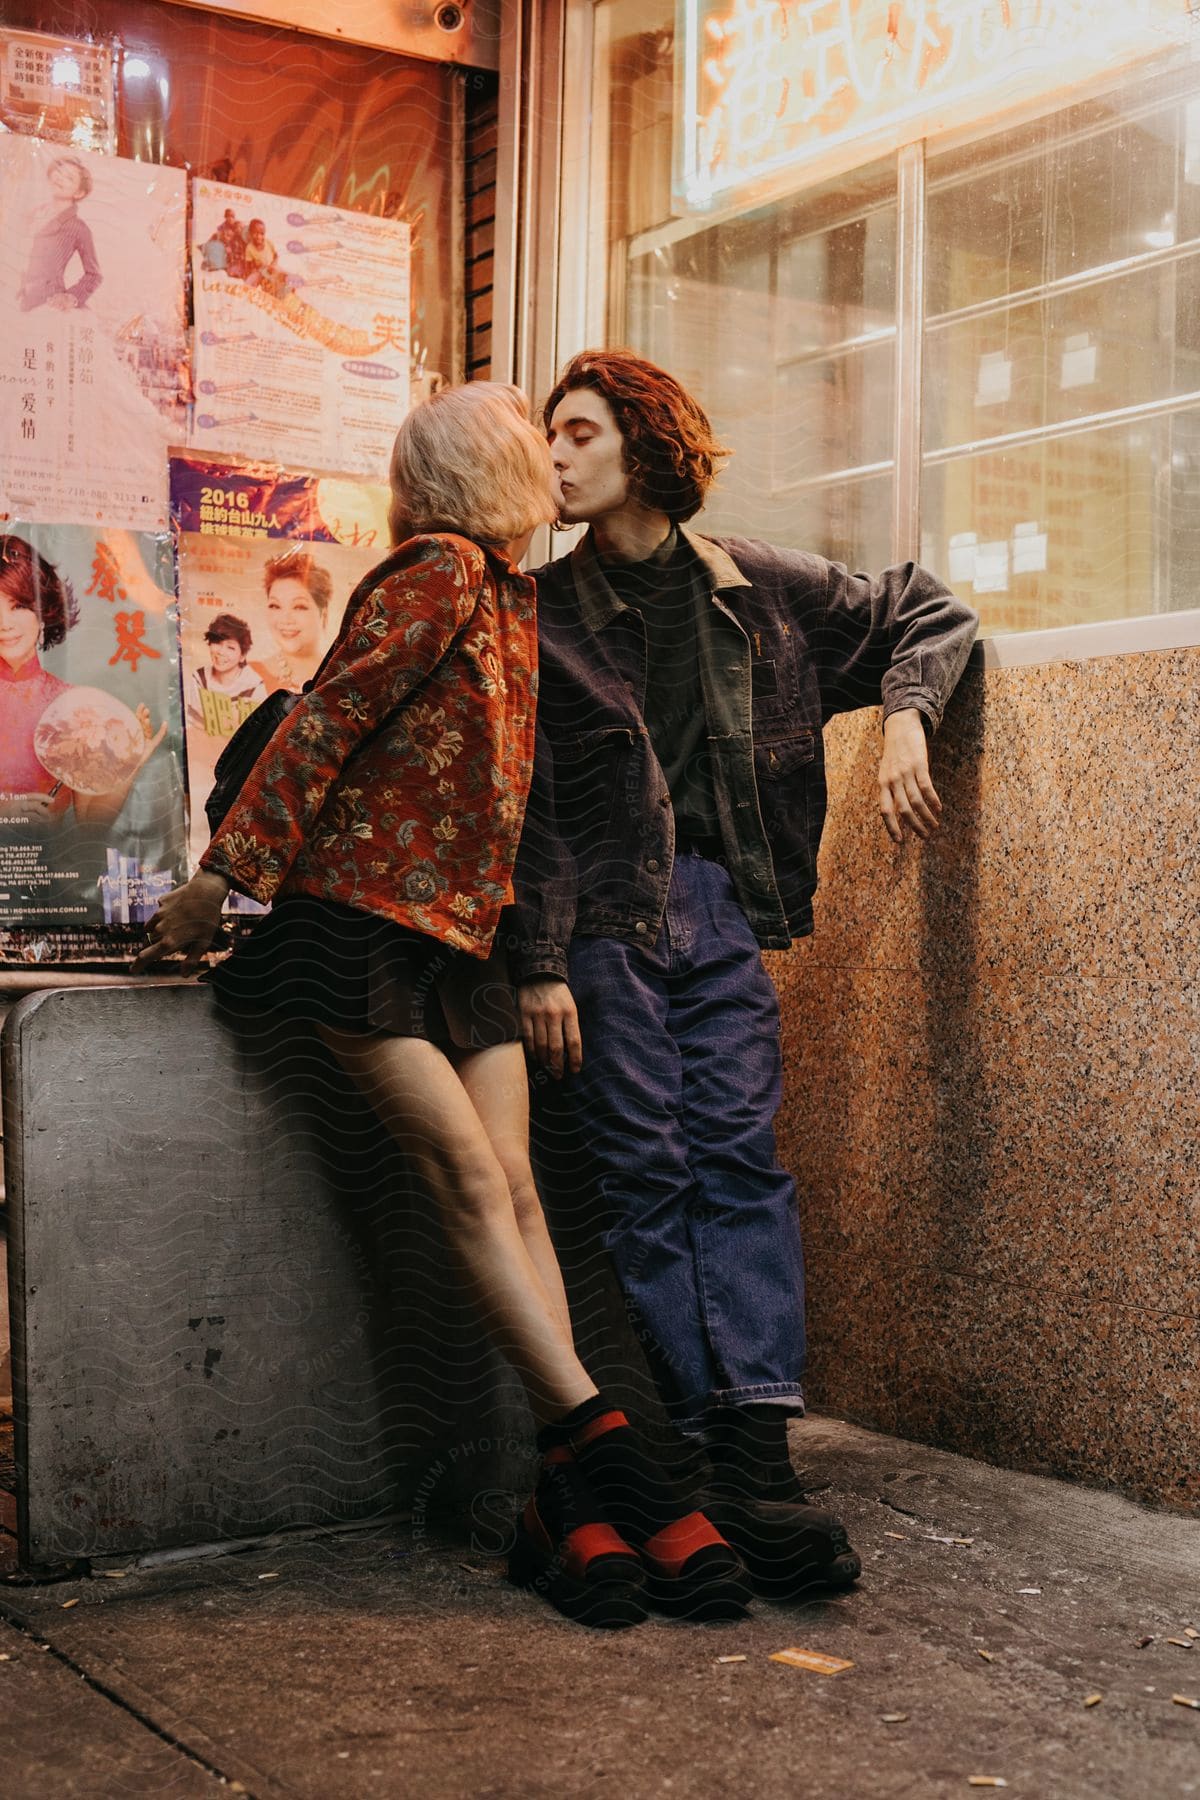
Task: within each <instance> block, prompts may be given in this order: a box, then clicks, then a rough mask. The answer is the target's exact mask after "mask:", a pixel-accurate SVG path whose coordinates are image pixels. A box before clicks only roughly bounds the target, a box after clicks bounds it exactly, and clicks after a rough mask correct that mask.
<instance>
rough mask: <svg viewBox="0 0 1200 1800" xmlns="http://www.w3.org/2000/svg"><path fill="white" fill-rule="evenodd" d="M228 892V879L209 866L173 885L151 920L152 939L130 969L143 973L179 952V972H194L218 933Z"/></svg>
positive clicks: (177, 954)
mask: <svg viewBox="0 0 1200 1800" xmlns="http://www.w3.org/2000/svg"><path fill="white" fill-rule="evenodd" d="M228 893H229V883H228V882H227V881H226V879H225V877H224V876H223V875H215V874H213V872H212V871H211V870H210V869H201V870H200V872H199V874H197V875H193V876H192V879H191V880H190V881H189V882H187V883H185V885H184V886H183V887H180V888H172V890H171V892H170V893H169V894H167V895H166V896H165V897H164V899H163V900H162V901H161V903H160V905H159V908H158V911H157V912H156V913H155V915H154V917H153V918H152V919H151V921H150V925H149V932H150V939H151V941H150V943H148V944H147V945H146V948H145V949H144V950H143V951H142V953H141V955H140V956H137V957H135V958H134V961H133V963H132V964H131V969H132V973H133V974H134V975H144V974H145V972H146V970H147V969H149V968H151V967H152V966H153V964H154V963H158V962H161V961H162V960H163V958H164V957H165V956H182V958H183V961H182V962H181V963H180V965H179V973H180V974H181V975H194V974H195V972H196V970H197V969H198V968H199V967H200V959H201V957H202V956H203V955H204V952H205V951H206V950H207V949H208V948H209V946H210V944H211V943H212V941H213V939H214V937H216V935H217V928H218V926H219V925H220V923H221V908H222V907H223V906H224V904H225V899H226V896H227V895H228Z"/></svg>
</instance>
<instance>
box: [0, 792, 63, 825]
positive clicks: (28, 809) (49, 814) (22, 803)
mask: <svg viewBox="0 0 1200 1800" xmlns="http://www.w3.org/2000/svg"><path fill="white" fill-rule="evenodd" d="M58 810H59V809H58V807H57V806H56V804H55V800H54V795H53V794H0V819H5V820H12V819H28V820H29V823H30V824H31V825H43V824H48V823H49V822H50V820H51V819H52V818H53V817H54V815H55V813H56V812H57V811H58Z"/></svg>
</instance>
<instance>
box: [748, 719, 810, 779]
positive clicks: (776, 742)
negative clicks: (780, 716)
mask: <svg viewBox="0 0 1200 1800" xmlns="http://www.w3.org/2000/svg"><path fill="white" fill-rule="evenodd" d="M817 735H818V734H817V733H816V732H815V731H789V732H788V733H787V734H786V735H785V736H780V737H774V736H770V735H764V736H763V737H762V738H761V739H760V740H759V741H758V742H756V743H755V746H754V762H755V766H756V768H757V770H758V773H759V775H760V776H763V777H765V778H766V780H768V781H776V780H779V779H780V777H782V776H787V775H791V774H792V773H794V771H795V770H797V769H802V768H803V767H804V765H805V764H806V763H811V762H815V761H816V757H817Z"/></svg>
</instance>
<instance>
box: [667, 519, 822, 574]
mask: <svg viewBox="0 0 1200 1800" xmlns="http://www.w3.org/2000/svg"><path fill="white" fill-rule="evenodd" d="M696 535H697V536H698V537H701V538H704V539H705V540H706V541H707V542H708V543H710V544H715V545H716V547H717V549H718V550H723V551H724V552H725V554H726V556H728V557H729V558H730V560H731V561H732V562H733V563H734V564H735V565H736V566H737V568H738V570H739V571H740V573H741V574H743V575H744V576H745V577H746V579H747V580H748V581H752V582H757V581H770V582H772V583H776V584H777V583H779V582H780V581H783V582H786V583H788V584H791V583H792V582H806V583H810V584H816V585H818V586H821V587H823V586H824V585H825V582H826V580H827V579H828V575H829V567H830V565H829V563H828V561H827V560H826V558H825V557H823V556H818V555H817V553H816V552H815V551H813V550H792V549H787V548H785V547H784V546H782V545H780V544H768V543H766V542H764V540H763V539H762V538H748V537H736V536H727V535H726V534H725V533H718V532H712V531H704V532H697V533H696Z"/></svg>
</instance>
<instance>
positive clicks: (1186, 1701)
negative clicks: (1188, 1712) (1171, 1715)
mask: <svg viewBox="0 0 1200 1800" xmlns="http://www.w3.org/2000/svg"><path fill="white" fill-rule="evenodd" d="M1171 1699H1172V1700H1173V1701H1174V1702H1175V1705H1176V1706H1190V1707H1191V1709H1192V1711H1193V1712H1200V1700H1193V1699H1192V1698H1191V1696H1190V1694H1172V1695H1171Z"/></svg>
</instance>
